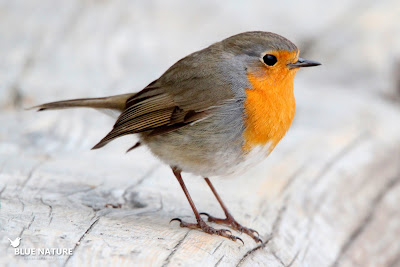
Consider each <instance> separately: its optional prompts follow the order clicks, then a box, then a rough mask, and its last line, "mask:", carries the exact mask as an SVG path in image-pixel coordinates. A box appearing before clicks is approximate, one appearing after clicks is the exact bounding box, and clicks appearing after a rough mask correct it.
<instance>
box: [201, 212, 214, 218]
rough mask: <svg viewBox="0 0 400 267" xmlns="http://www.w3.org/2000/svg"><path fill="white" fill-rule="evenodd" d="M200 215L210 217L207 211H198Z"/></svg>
mask: <svg viewBox="0 0 400 267" xmlns="http://www.w3.org/2000/svg"><path fill="white" fill-rule="evenodd" d="M200 215H206V216H207V217H211V216H210V214H208V213H207V212H200Z"/></svg>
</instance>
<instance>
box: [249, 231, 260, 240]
mask: <svg viewBox="0 0 400 267" xmlns="http://www.w3.org/2000/svg"><path fill="white" fill-rule="evenodd" d="M251 231H252V232H253V233H255V234H257V237H260V234H259V233H258V232H257V231H256V230H253V229H251ZM260 240H261V239H260Z"/></svg>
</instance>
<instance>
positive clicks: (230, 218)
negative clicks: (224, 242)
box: [200, 178, 261, 242]
mask: <svg viewBox="0 0 400 267" xmlns="http://www.w3.org/2000/svg"><path fill="white" fill-rule="evenodd" d="M204 180H205V181H206V183H207V184H208V186H209V187H210V189H211V191H212V192H213V193H214V196H215V198H216V199H217V200H218V202H219V204H220V205H221V208H222V210H223V211H224V213H225V216H226V218H225V219H220V218H215V217H213V216H210V215H209V214H208V213H204V212H202V213H200V215H206V216H207V217H208V221H209V222H215V223H218V224H225V225H229V226H231V227H232V228H233V229H235V230H237V231H239V232H241V233H245V234H247V235H249V236H251V237H252V238H253V239H254V240H255V241H256V242H261V239H260V238H259V237H258V236H259V235H258V232H257V231H256V230H253V229H250V228H247V227H244V226H242V225H241V224H239V223H238V222H237V221H236V220H235V219H234V218H233V216H232V215H231V214H230V212H229V211H228V209H227V208H226V206H225V204H224V202H222V199H221V198H220V197H219V195H218V193H217V191H216V190H215V188H214V186H213V185H212V183H211V181H210V179H208V178H204Z"/></svg>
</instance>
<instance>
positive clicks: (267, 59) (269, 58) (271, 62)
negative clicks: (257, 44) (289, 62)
mask: <svg viewBox="0 0 400 267" xmlns="http://www.w3.org/2000/svg"><path fill="white" fill-rule="evenodd" d="M263 61H264V63H265V64H267V65H268V66H273V65H275V63H276V62H277V61H278V60H277V59H276V56H274V55H270V54H266V55H265V56H264V57H263Z"/></svg>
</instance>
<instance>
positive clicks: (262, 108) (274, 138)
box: [243, 51, 298, 152]
mask: <svg viewBox="0 0 400 267" xmlns="http://www.w3.org/2000/svg"><path fill="white" fill-rule="evenodd" d="M268 54H272V55H274V56H276V58H277V59H278V61H277V63H276V64H275V65H274V66H267V65H265V67H263V68H261V69H260V70H257V73H248V74H247V78H248V79H249V82H250V84H251V85H252V88H248V89H246V90H245V91H246V96H247V97H246V101H245V103H244V108H245V120H244V121H245V126H246V129H245V131H244V133H243V135H244V139H245V144H244V147H243V149H244V150H245V151H246V152H248V151H250V150H251V149H252V148H253V147H255V146H257V145H266V144H268V143H270V145H271V146H270V151H272V149H273V148H274V147H275V146H276V145H277V144H278V142H279V141H280V140H281V139H282V137H283V136H284V135H285V134H286V132H287V131H288V129H289V127H290V125H291V123H292V121H293V117H294V114H295V108H296V103H295V99H294V94H293V81H294V76H295V74H296V71H297V69H289V68H288V67H287V64H288V63H291V62H296V61H297V57H298V51H295V52H288V51H269V52H268ZM261 64H263V63H261ZM270 151H269V152H270Z"/></svg>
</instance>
